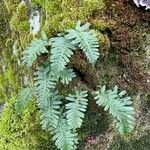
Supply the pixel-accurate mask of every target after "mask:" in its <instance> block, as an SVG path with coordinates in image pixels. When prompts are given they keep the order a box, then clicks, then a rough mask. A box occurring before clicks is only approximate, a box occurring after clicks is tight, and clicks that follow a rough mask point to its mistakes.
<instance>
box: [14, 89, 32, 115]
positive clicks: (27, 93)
mask: <svg viewBox="0 0 150 150" xmlns="http://www.w3.org/2000/svg"><path fill="white" fill-rule="evenodd" d="M32 94H33V89H32V88H30V87H26V88H24V89H23V90H22V91H21V92H20V93H19V96H18V99H17V103H16V104H15V109H16V112H17V114H21V112H22V111H23V110H24V109H25V107H27V105H28V103H29V102H30V101H31V100H32Z"/></svg>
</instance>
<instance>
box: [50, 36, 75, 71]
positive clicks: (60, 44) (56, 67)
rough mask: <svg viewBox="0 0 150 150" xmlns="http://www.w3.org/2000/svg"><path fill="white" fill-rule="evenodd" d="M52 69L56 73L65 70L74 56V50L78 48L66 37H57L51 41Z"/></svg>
mask: <svg viewBox="0 0 150 150" xmlns="http://www.w3.org/2000/svg"><path fill="white" fill-rule="evenodd" d="M51 42H52V49H51V57H50V62H51V68H52V70H53V71H54V72H56V73H58V72H60V71H62V70H64V69H65V66H66V64H67V63H68V62H69V58H70V57H71V56H72V55H73V50H75V49H76V48H75V47H74V45H73V44H71V42H70V41H69V40H66V39H65V38H64V37H56V38H52V39H51Z"/></svg>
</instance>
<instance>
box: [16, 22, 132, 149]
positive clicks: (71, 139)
mask: <svg viewBox="0 0 150 150" xmlns="http://www.w3.org/2000/svg"><path fill="white" fill-rule="evenodd" d="M89 26H90V25H89V23H86V24H85V25H81V23H80V21H78V23H77V25H76V28H75V29H70V30H67V35H64V36H62V34H60V35H61V36H58V37H55V38H51V39H50V40H49V39H47V38H43V39H40V40H39V39H38V40H37V39H36V40H33V41H32V42H31V44H30V45H29V47H28V48H27V49H26V50H25V51H24V53H23V59H22V60H23V64H25V65H26V66H27V67H28V68H30V67H32V65H33V63H34V62H35V61H36V60H37V58H38V56H39V55H41V54H42V53H47V55H48V59H47V60H46V61H45V62H43V63H42V64H41V65H40V66H39V67H37V71H36V72H35V73H34V74H33V77H34V82H32V83H30V84H29V86H28V87H26V88H24V89H23V90H22V91H21V93H20V94H19V97H18V103H17V104H16V110H17V112H18V113H19V114H20V113H21V111H22V110H23V109H24V108H25V107H26V106H27V105H28V103H29V101H30V100H31V99H36V100H37V103H38V106H39V108H40V111H41V125H42V128H43V129H47V130H49V132H50V133H51V134H52V135H53V140H54V141H55V145H56V146H57V148H58V149H60V150H75V149H76V146H77V143H78V135H77V129H78V128H80V127H81V125H82V122H83V119H84V115H85V112H86V109H87V105H88V93H89V92H90V91H88V89H82V90H81V89H80V87H76V88H75V90H74V91H73V92H72V93H71V94H68V96H66V97H65V96H64V95H61V94H60V91H59V89H58V88H57V87H58V86H57V85H58V84H59V83H60V82H61V83H62V84H69V82H71V81H72V80H73V78H75V77H76V75H75V72H74V71H73V69H72V68H69V67H68V63H69V62H70V58H71V56H72V55H73V54H74V51H75V50H76V49H77V48H80V49H81V50H82V51H83V53H84V54H85V56H86V57H87V59H88V60H89V62H90V63H91V64H92V65H93V66H94V64H95V63H96V61H97V59H98V58H99V44H98V40H97V38H96V35H95V33H94V31H93V30H89ZM47 46H51V51H50V52H49V51H48V49H47ZM92 94H93V98H94V99H95V101H96V103H97V104H98V106H103V107H104V109H105V110H108V112H109V113H110V114H111V115H112V116H113V117H114V120H115V121H116V126H117V127H118V129H119V132H120V133H121V134H128V133H130V132H131V131H132V129H133V128H134V109H133V107H132V106H131V103H132V102H131V100H130V97H127V96H125V94H126V92H125V91H122V92H120V93H119V92H118V87H117V86H115V87H114V89H113V90H106V88H105V86H103V87H102V88H100V87H98V90H97V91H92Z"/></svg>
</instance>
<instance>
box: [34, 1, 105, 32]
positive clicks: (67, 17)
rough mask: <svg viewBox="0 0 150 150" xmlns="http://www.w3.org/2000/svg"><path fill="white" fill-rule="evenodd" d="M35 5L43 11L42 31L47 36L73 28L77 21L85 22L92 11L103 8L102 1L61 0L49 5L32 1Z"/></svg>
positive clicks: (44, 2)
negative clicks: (79, 0)
mask: <svg viewBox="0 0 150 150" xmlns="http://www.w3.org/2000/svg"><path fill="white" fill-rule="evenodd" d="M37 3H38V5H40V6H41V7H43V10H44V12H43V15H44V16H45V20H43V27H42V30H44V31H45V32H46V33H48V34H49V35H53V34H54V33H55V32H56V33H58V32H63V31H64V30H66V29H68V28H72V27H74V26H75V24H76V22H77V21H78V20H82V21H87V20H88V19H89V18H90V17H91V14H92V13H94V11H97V10H99V11H102V10H103V8H104V6H105V5H104V3H103V1H102V0H100V1H99V0H94V1H91V0H88V1H83V2H78V1H76V0H70V1H69V0H63V1H62V2H60V1H59V0H55V1H51V3H47V2H46V1H42V2H39V1H38V2H37V1H34V4H37Z"/></svg>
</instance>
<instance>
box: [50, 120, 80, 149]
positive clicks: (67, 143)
mask: <svg viewBox="0 0 150 150" xmlns="http://www.w3.org/2000/svg"><path fill="white" fill-rule="evenodd" d="M51 133H52V134H54V136H53V140H54V141H55V145H56V146H57V148H58V149H60V150H75V149H76V144H77V143H78V140H77V133H74V132H73V130H72V129H71V128H70V127H69V126H68V125H67V121H66V119H64V118H61V119H60V121H59V125H58V126H57V128H56V129H55V130H53V131H52V132H51Z"/></svg>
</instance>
